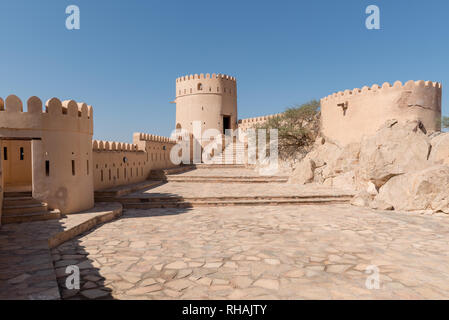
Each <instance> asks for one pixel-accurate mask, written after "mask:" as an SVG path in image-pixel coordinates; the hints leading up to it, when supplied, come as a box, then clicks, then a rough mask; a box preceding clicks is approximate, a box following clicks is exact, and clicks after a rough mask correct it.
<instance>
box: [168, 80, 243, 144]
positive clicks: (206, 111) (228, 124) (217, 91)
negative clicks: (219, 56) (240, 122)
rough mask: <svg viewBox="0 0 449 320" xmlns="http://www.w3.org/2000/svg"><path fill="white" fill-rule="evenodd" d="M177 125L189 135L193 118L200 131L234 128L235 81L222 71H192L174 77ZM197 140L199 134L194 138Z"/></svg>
mask: <svg viewBox="0 0 449 320" xmlns="http://www.w3.org/2000/svg"><path fill="white" fill-rule="evenodd" d="M175 101H176V128H177V129H181V128H182V129H185V130H187V131H188V132H189V133H191V134H194V135H195V134H197V133H195V132H193V124H194V121H200V122H201V132H202V133H204V131H205V130H208V129H216V130H218V131H220V132H221V133H225V130H226V129H232V130H235V129H236V128H237V81H236V79H235V78H234V77H230V76H227V75H223V74H215V73H214V74H212V75H210V74H206V75H204V74H200V75H198V74H195V75H190V76H185V77H180V78H177V79H176V100H175ZM196 139H197V140H200V139H201V138H200V137H196Z"/></svg>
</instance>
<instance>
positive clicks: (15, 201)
mask: <svg viewBox="0 0 449 320" xmlns="http://www.w3.org/2000/svg"><path fill="white" fill-rule="evenodd" d="M37 203H41V202H40V201H39V200H36V199H34V198H33V197H5V198H3V205H4V206H15V205H21V204H24V205H26V204H37Z"/></svg>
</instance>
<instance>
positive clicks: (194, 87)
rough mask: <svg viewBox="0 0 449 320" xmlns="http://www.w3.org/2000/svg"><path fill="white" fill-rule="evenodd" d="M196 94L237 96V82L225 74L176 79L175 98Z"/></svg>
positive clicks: (196, 75)
mask: <svg viewBox="0 0 449 320" xmlns="http://www.w3.org/2000/svg"><path fill="white" fill-rule="evenodd" d="M196 94H218V95H223V96H232V97H236V96H237V80H236V79H235V78H234V77H231V76H228V75H225V74H215V73H213V74H212V75H210V74H209V73H207V74H206V75H204V74H203V73H201V74H200V75H198V74H195V75H189V76H184V77H179V78H177V79H176V97H177V98H178V97H183V96H190V95H196Z"/></svg>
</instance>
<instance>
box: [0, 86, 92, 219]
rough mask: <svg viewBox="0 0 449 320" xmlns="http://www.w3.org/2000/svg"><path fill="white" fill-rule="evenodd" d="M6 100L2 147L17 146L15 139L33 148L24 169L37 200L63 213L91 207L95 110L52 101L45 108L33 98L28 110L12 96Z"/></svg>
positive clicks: (0, 115) (1, 111) (0, 118)
mask: <svg viewBox="0 0 449 320" xmlns="http://www.w3.org/2000/svg"><path fill="white" fill-rule="evenodd" d="M5 102H6V103H5V104H4V103H3V100H1V101H0V138H1V139H2V147H5V146H6V148H7V146H9V145H13V144H11V143H10V144H7V143H8V142H11V141H16V142H17V141H22V142H23V141H26V142H27V143H28V144H29V145H30V148H29V149H30V153H31V154H30V155H27V156H29V157H31V155H32V158H30V162H29V164H28V165H25V166H24V168H23V169H24V170H30V172H31V176H32V181H30V182H31V183H32V185H31V188H32V193H33V197H34V198H36V199H39V200H41V201H44V202H46V203H48V205H49V206H50V207H52V208H57V209H60V210H61V212H62V213H71V212H77V211H81V210H84V209H88V208H91V207H92V206H93V203H94V199H93V179H92V176H91V173H90V174H89V170H88V167H90V166H92V147H91V141H92V133H93V114H92V113H93V111H92V107H91V106H88V105H87V104H85V103H76V102H75V101H73V100H68V101H64V102H61V101H60V100H58V99H57V98H52V99H50V100H48V101H47V102H46V103H45V108H44V109H42V101H41V100H40V99H39V98H37V97H31V98H29V99H28V101H27V110H26V111H25V112H24V110H23V104H22V101H21V100H20V99H19V98H18V97H17V96H14V95H10V96H8V97H7V98H6V101H5ZM3 142H5V143H6V144H5V145H3ZM24 151H25V153H27V152H28V149H25V150H24ZM24 160H25V159H24ZM17 176H19V175H17ZM10 182H11V184H12V185H11V186H9V187H14V179H12V180H11V181H10ZM20 182H21V181H18V183H20Z"/></svg>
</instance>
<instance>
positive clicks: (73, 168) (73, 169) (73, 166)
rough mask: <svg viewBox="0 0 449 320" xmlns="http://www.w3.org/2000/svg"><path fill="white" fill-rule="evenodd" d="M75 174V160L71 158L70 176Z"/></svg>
mask: <svg viewBox="0 0 449 320" xmlns="http://www.w3.org/2000/svg"><path fill="white" fill-rule="evenodd" d="M74 175H75V160H72V176H74Z"/></svg>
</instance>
